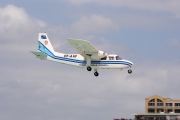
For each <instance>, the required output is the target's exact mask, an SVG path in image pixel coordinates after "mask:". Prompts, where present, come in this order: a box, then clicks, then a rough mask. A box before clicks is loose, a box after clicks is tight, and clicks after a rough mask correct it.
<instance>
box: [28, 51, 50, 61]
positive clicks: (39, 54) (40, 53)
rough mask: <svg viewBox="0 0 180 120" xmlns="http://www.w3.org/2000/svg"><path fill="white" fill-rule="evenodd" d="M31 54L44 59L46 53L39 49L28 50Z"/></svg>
mask: <svg viewBox="0 0 180 120" xmlns="http://www.w3.org/2000/svg"><path fill="white" fill-rule="evenodd" d="M30 52H31V53H32V54H34V55H35V56H36V57H37V58H39V59H41V60H46V58H47V55H46V54H44V53H42V52H40V51H30Z"/></svg>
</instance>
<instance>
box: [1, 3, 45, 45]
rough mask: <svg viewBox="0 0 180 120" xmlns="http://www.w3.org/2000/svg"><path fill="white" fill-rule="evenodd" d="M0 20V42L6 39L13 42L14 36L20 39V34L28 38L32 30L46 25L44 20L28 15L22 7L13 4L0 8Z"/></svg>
mask: <svg viewBox="0 0 180 120" xmlns="http://www.w3.org/2000/svg"><path fill="white" fill-rule="evenodd" d="M0 22H1V24H0V35H1V42H2V41H4V42H5V41H7V40H11V42H13V41H15V39H14V38H16V40H18V39H17V38H19V40H20V37H22V35H24V36H27V38H28V37H29V36H30V35H31V33H32V31H33V30H36V31H38V29H40V28H43V27H45V26H46V23H45V22H42V21H40V20H37V19H33V18H31V17H29V16H28V15H27V13H26V12H25V10H24V9H23V8H18V7H16V6H14V5H7V6H6V7H4V8H1V9H0ZM27 38H26V39H27Z"/></svg>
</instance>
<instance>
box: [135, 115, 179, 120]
mask: <svg viewBox="0 0 180 120" xmlns="http://www.w3.org/2000/svg"><path fill="white" fill-rule="evenodd" d="M134 116H135V120H180V114H179V113H145V114H134Z"/></svg>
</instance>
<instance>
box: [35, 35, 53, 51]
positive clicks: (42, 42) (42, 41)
mask: <svg viewBox="0 0 180 120" xmlns="http://www.w3.org/2000/svg"><path fill="white" fill-rule="evenodd" d="M38 41H39V50H40V51H42V52H45V51H44V50H43V49H42V47H41V46H43V48H44V47H46V49H48V51H49V52H51V53H54V49H53V47H52V45H51V42H50V40H49V38H48V36H47V34H46V33H39V36H38Z"/></svg>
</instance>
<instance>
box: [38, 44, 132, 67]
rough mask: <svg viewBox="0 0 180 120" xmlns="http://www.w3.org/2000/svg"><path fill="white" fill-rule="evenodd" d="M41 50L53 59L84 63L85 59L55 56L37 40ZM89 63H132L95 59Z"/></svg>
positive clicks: (128, 63)
mask: <svg viewBox="0 0 180 120" xmlns="http://www.w3.org/2000/svg"><path fill="white" fill-rule="evenodd" d="M38 50H40V51H41V52H43V53H45V54H46V55H48V56H50V57H51V58H53V59H57V60H63V61H68V62H75V63H81V64H86V61H85V60H77V59H72V58H64V57H59V56H55V55H54V54H53V53H52V52H51V51H50V50H49V49H47V48H46V47H45V46H44V45H43V44H42V43H41V42H39V49H38ZM91 64H124V65H128V66H131V65H132V64H131V63H130V62H126V61H117V60H113V61H109V60H108V61H106V60H96V61H91Z"/></svg>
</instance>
